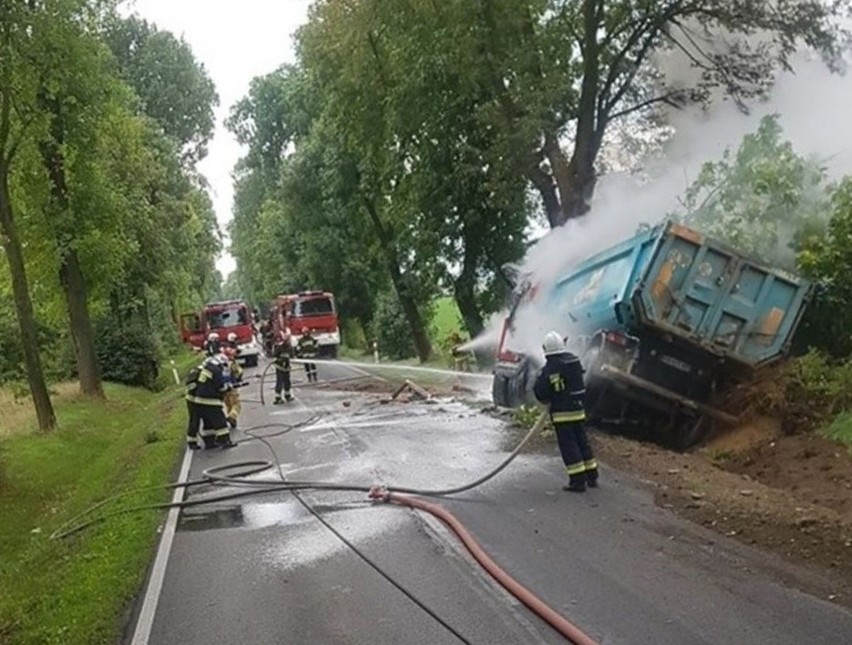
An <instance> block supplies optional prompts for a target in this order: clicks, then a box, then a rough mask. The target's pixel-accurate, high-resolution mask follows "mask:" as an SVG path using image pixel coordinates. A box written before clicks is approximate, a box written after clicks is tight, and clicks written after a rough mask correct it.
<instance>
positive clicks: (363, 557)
mask: <svg viewBox="0 0 852 645" xmlns="http://www.w3.org/2000/svg"><path fill="white" fill-rule="evenodd" d="M246 434H248V435H249V436H252V437H254V436H255V435H253V434H252V432H251V431H247V432H246ZM256 438H257V440H258V441H260V442H261V443H262V444H263V445H264V446H266V448H267V450H269V452H270V453H272V457H273V459H275V463H276V464H277V466H278V468H277V470H278V477H279V479H280V481H281V483H282V484H290V483H291V482H289V481H288V480H287V477H286V476H285V475H284V470H283V469H282V468H281V458H280V457H279V456H278V453H277V452H276V451H275V448H274V446H273V445H272V444H271V443H269V440H268V438H267V437H256ZM290 493H291V494H292V495H293V497H295V498H296V501H297V502H299V504H301V505H302V507H304V509H305V510H306V511H308V513H310V514H311V515H312V516H313V517H314V518H315V519H316V520H317V521H318V522H319V523H320V524H322V525H323V526H324V527H325V528H326V529H328V530H329V531H330V532H331V533H332V534H333V535H334V536H335V537H336V538H337V539H338V540H340V541H341V542H342V543H343V544H344V545H346V547H348V548H349V550H350V551H352V553H354V554H355V555H356V556H358V557H359V558H360V559H361V560H362V561H363V562H364V563H365V564H366V565H367V566H369V567H370V568H371V569H373V571H375V572H376V573H378V574H379V575H380V576H381V577H382V578H384V579H385V580H386V581H387V582H388V583H390V584H391V586H393V587H394V588H395V589H396V590H397V591H399V592H400V593H402V594H403V595H404V596H405V597H406V598H408V599H409V600H410V601H411V602H413V603H414V604H415V605H417V606H418V607H420V609H422V610H423V611H424V612H426V613H427V614H428V615H429V616H431V617H432V618H433V619H434V620H435V621H436V622H438V623H439V624H440V625H441V626H442V627H443V628H444V629H446V630H447V631H448V632H450V633H451V634H452V635H453V636H455V637H456V638H457V639H458V640H459V641H460V642H462V643H467V644H468V645H470V641H469V640H467V639H466V638H465V637H464V636H462V635H461V634H460V633H459V632H458V631H457V630H456V629H455V628H454V627H453V626H452V625H450V624H449V623H447V622H446V621H445V620H444V619H443V618H441V617H440V616H439V615H438V614H436V613H435V612H434V611H433V610H432V609H430V608H429V607H428V606H427V605H425V604H424V603H423V602H422V601H421V600H420V599H418V598H417V597H416V596H414V594H412V593H411V592H410V591H408V589H406V588H405V587H403V586H402V585H401V584H400V583H398V582H397V581H396V580H394V579H393V578H391V577H390V576H389V575H388V574H387V573H386V572H385V571H384V569H382V568H381V567H380V566H379V565H378V564H376V563H375V562H373V560H371V559H370V558H369V557H368V556H367V555H366V554H365V553H364V552H363V551H361V549H359V548H358V547H357V546H355V545H354V544H353V543H352V542H350V541H349V540H348V539H347V538H346V536H344V535H343V534H342V533H341V532H340V531H338V530H337V529H336V528H334V526H332V525H331V523H330V522H329V521H328V520H326V519H325V518H324V517H323V516H322V515H321V514H320V513H319V511H317V510H316V509H315V508H314V507H313V506H311V505H310V504H308V503H307V502H306V501H305V500H304V498H303V497H302V496H301V495H299V493H298V492H297V491H296V490H293V489H291V490H290Z"/></svg>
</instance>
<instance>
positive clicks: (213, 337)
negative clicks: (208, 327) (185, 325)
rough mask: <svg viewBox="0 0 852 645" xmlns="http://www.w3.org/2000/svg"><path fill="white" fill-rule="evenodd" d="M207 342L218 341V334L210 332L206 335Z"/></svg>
mask: <svg viewBox="0 0 852 645" xmlns="http://www.w3.org/2000/svg"><path fill="white" fill-rule="evenodd" d="M207 340H219V334H217V333H216V332H215V331H211V332H210V333H209V334H208V335H207Z"/></svg>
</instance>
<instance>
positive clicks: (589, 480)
mask: <svg viewBox="0 0 852 645" xmlns="http://www.w3.org/2000/svg"><path fill="white" fill-rule="evenodd" d="M586 486H588V487H589V488H597V487H598V469H597V468H592V469H591V470H587V471H586Z"/></svg>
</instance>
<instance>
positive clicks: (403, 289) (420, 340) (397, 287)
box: [362, 196, 432, 363]
mask: <svg viewBox="0 0 852 645" xmlns="http://www.w3.org/2000/svg"><path fill="white" fill-rule="evenodd" d="M362 201H363V204H364V208H365V209H366V211H367V214H368V215H369V216H370V220H371V221H372V222H373V227H374V228H375V229H376V234H377V236H378V238H379V243H380V244H381V247H382V252H383V253H384V256H385V264H386V266H387V269H388V272H389V273H390V278H391V283H392V284H393V288H394V291H396V296H397V298H399V304H400V306H401V307H402V311H403V313H404V314H405V319H406V320H407V321H408V326H409V328H410V329H411V338H412V340H413V341H414V349H415V351H416V352H417V357H418V358H419V359H420V362H421V363H425V362H426V361H428V360H429V358H430V357H431V356H432V342H431V341H430V340H429V334H428V333H427V331H426V324H425V323H424V321H423V315H422V314H421V312H420V307H419V306H418V305H417V301H416V300H415V299H414V298H413V297H412V296H411V294H410V292H409V290H408V286H407V285H406V283H405V276H403V275H402V270H401V269H400V268H399V260H398V257H397V252H396V246H395V244H394V241H393V240H392V239H391V236H390V234H389V233H388V231H387V229H386V228H385V226H384V224H383V222H382V220H381V218H380V217H379V213H378V211H377V210H376V206H375V204H373V203H372V202H371V201H370V200H369V199H367V198H366V197H363V196H362Z"/></svg>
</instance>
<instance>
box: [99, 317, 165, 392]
mask: <svg viewBox="0 0 852 645" xmlns="http://www.w3.org/2000/svg"><path fill="white" fill-rule="evenodd" d="M96 338H97V351H98V361H99V362H100V365H101V375H102V376H103V379H104V380H105V381H111V382H113V383H122V384H124V385H137V386H142V387H146V388H149V389H151V388H153V387H154V384H155V383H156V381H157V375H158V373H159V351H158V348H157V344H156V342H155V340H154V338H153V337H152V336H151V333H150V330H149V328H148V326H147V325H146V324H145V323H144V322H143V321H140V320H136V321H130V322H126V323H122V321H120V320H116V319H115V318H104V319H102V320H100V321H99V322H98V324H97V328H96Z"/></svg>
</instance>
